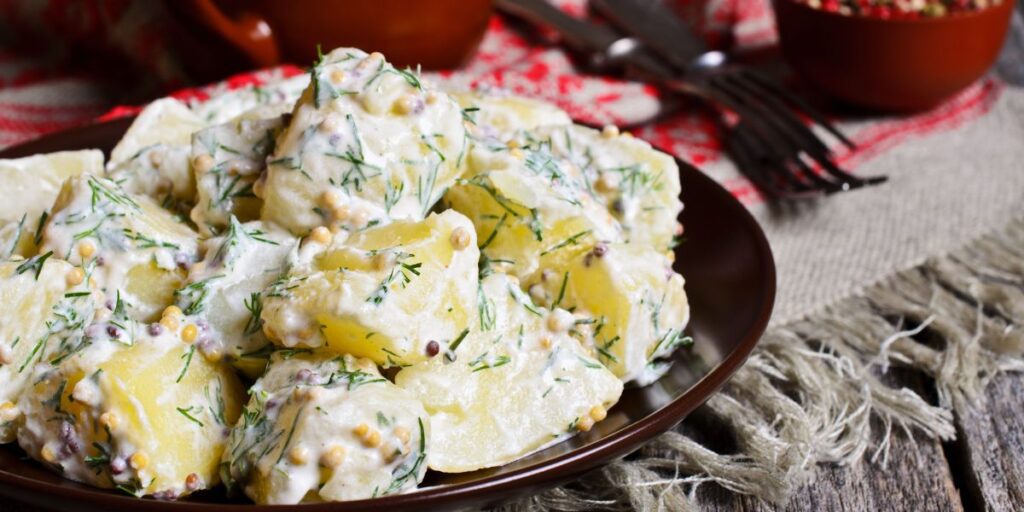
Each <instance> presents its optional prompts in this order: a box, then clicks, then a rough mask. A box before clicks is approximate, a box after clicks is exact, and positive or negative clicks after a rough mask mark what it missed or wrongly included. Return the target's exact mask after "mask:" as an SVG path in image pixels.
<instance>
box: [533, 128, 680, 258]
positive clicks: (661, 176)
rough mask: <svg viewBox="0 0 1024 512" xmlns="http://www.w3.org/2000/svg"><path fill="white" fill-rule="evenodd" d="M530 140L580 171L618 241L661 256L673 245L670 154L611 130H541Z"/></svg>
mask: <svg viewBox="0 0 1024 512" xmlns="http://www.w3.org/2000/svg"><path fill="white" fill-rule="evenodd" d="M532 137H533V138H535V139H537V140H542V141H545V142H546V143H547V144H550V146H551V148H552V152H553V153H554V154H556V155H558V156H559V157H561V158H566V159H568V160H570V161H572V162H573V163H574V164H575V165H576V166H578V167H579V168H580V169H581V170H582V172H583V174H584V176H586V179H587V180H588V182H589V183H590V188H591V190H593V191H594V192H595V197H597V198H598V199H599V200H600V201H601V202H602V204H604V205H605V206H606V207H607V208H608V211H609V212H611V214H612V215H613V216H614V217H615V218H616V220H618V221H619V223H620V224H621V225H622V227H623V230H624V235H625V236H624V241H627V242H630V243H634V244H642V245H647V246H649V247H652V248H654V249H656V250H659V251H662V252H664V251H669V250H671V249H672V248H673V247H674V246H675V243H676V240H677V237H678V236H679V235H681V234H682V231H681V230H682V226H680V225H679V224H678V222H677V221H676V219H677V217H678V216H679V212H681V211H682V209H683V204H682V202H680V200H679V191H680V185H679V166H678V165H676V162H675V160H674V159H673V158H672V157H671V156H670V155H668V154H666V153H663V152H661V151H658V150H656V149H654V148H652V147H651V145H650V144H648V143H647V142H646V141H643V140H640V139H637V138H635V137H633V136H631V135H628V134H619V133H618V130H614V129H608V130H605V131H597V130H594V129H592V128H587V127H585V126H579V125H571V126H545V127H541V128H538V129H537V131H536V133H535V134H534V135H533V136H532Z"/></svg>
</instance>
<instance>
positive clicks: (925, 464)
mask: <svg viewBox="0 0 1024 512" xmlns="http://www.w3.org/2000/svg"><path fill="white" fill-rule="evenodd" d="M889 456H890V459H889V464H888V466H887V467H884V468H883V467H881V465H880V464H873V463H870V462H868V461H863V462H861V463H859V464H855V465H853V466H850V467H837V466H819V467H818V469H817V479H816V480H815V482H814V483H811V484H809V485H805V486H804V487H802V488H801V489H799V490H798V491H797V492H796V493H794V495H793V496H792V498H791V499H790V500H789V502H788V503H785V504H783V505H780V506H774V505H771V504H766V503H762V502H760V501H758V500H756V499H754V498H752V497H750V496H739V495H736V494H733V493H730V492H728V491H725V490H723V489H722V488H721V487H718V486H714V485H708V486H704V487H703V488H701V489H700V490H698V492H697V505H698V508H699V509H700V510H714V511H722V512H725V511H740V510H744V511H745V510H756V511H786V512H789V511H793V512H797V511H805V510H836V511H851V512H860V511H864V510H887V511H894V512H895V511H907V512H919V511H922V510H928V511H943V512H959V511H962V510H963V506H962V505H961V502H960V496H959V494H958V492H957V489H956V486H955V485H954V484H953V479H952V475H951V473H950V471H949V467H948V465H947V461H946V457H945V455H944V454H943V451H942V445H941V444H940V443H938V442H937V441H931V440H927V441H923V440H920V439H908V438H907V437H906V436H905V435H903V434H902V433H900V434H898V435H897V434H894V437H893V439H892V446H891V448H890V453H889Z"/></svg>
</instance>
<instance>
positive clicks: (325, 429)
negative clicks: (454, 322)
mask: <svg viewBox="0 0 1024 512" xmlns="http://www.w3.org/2000/svg"><path fill="white" fill-rule="evenodd" d="M250 395H251V396H252V398H251V399H250V401H249V405H247V406H246V408H245V411H243V413H242V419H241V420H240V421H239V422H238V424H237V425H236V426H235V428H234V430H232V432H231V439H230V443H229V448H228V449H227V450H226V451H225V452H224V462H223V464H222V472H223V474H224V475H225V477H224V479H225V481H226V482H227V483H228V485H229V487H241V488H242V489H243V490H244V491H245V494H246V495H248V496H249V497H250V498H252V500H253V501H255V502H256V503H260V504H293V503H299V502H303V501H306V502H309V501H312V502H316V501H344V500H358V499H366V498H373V497H377V496H384V495H388V494H395V493H400V492H403V491H406V490H409V489H414V488H415V487H416V485H417V484H418V483H419V482H420V481H421V480H422V479H423V476H424V474H425V473H426V471H427V465H426V464H425V460H426V458H427V456H428V455H427V454H428V453H429V452H430V435H431V431H430V422H429V418H428V417H427V414H426V412H425V411H424V410H423V405H422V404H420V402H419V400H417V399H416V398H415V397H413V396H412V395H411V394H410V393H409V392H407V391H405V390H403V389H400V388H398V387H396V386H395V385H394V384H392V383H390V382H388V380H387V379H385V378H383V377H382V376H381V375H380V373H379V372H378V371H377V367H376V366H375V365H374V364H373V362H372V361H370V360H368V359H357V358H355V357H352V356H336V355H334V354H328V353H313V352H308V351H307V352H302V351H299V353H296V352H295V351H286V352H278V353H275V354H274V356H272V358H271V363H270V366H269V368H268V370H267V373H266V374H265V375H264V376H263V377H262V378H261V379H260V380H259V381H257V383H256V384H255V385H254V386H253V388H252V389H251V390H250Z"/></svg>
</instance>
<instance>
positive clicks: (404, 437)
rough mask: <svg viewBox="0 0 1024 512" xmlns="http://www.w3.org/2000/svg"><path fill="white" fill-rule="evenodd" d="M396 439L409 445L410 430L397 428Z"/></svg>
mask: <svg viewBox="0 0 1024 512" xmlns="http://www.w3.org/2000/svg"><path fill="white" fill-rule="evenodd" d="M395 437H397V438H398V440H399V441H401V442H402V444H409V429H407V428H405V427H395Z"/></svg>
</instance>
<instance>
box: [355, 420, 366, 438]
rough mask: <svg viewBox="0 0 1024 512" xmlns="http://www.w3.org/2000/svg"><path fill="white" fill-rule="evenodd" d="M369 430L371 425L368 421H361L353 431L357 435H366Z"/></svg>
mask: <svg viewBox="0 0 1024 512" xmlns="http://www.w3.org/2000/svg"><path fill="white" fill-rule="evenodd" d="M369 431H370V426H369V425H367V424H366V423H360V424H358V425H356V428H354V429H352V433H353V434H355V435H357V436H359V437H363V436H365V435H366V433H367V432H369Z"/></svg>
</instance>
